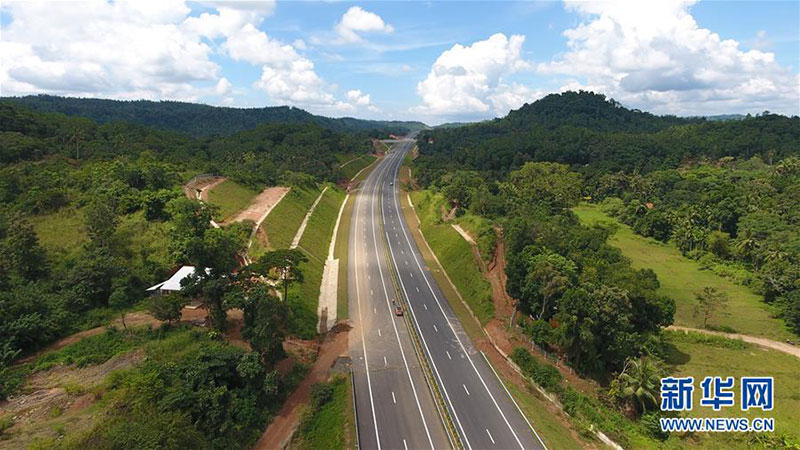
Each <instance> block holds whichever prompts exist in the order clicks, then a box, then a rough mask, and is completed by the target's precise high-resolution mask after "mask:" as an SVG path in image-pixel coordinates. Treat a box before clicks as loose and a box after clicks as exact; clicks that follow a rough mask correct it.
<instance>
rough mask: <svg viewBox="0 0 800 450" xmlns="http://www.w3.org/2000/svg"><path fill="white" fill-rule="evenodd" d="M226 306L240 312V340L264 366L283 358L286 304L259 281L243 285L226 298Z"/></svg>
mask: <svg viewBox="0 0 800 450" xmlns="http://www.w3.org/2000/svg"><path fill="white" fill-rule="evenodd" d="M227 301H228V304H229V305H231V306H236V307H239V308H241V309H242V312H243V315H244V326H243V327H242V337H244V338H245V339H247V341H248V342H250V345H251V346H252V348H253V350H255V351H256V352H258V353H259V355H261V361H262V363H263V364H264V366H265V367H272V366H273V365H274V364H275V363H276V362H278V361H279V360H280V359H281V358H283V357H284V356H286V353H285V352H284V350H283V339H284V338H285V337H286V334H287V332H288V321H289V311H288V308H287V307H286V303H285V302H281V301H280V299H279V298H278V297H277V296H275V295H274V294H273V290H272V287H270V286H268V285H267V284H265V283H262V282H257V281H256V282H243V283H242V288H241V289H238V290H236V291H233V292H232V293H231V294H230V295H229V296H228V299H227Z"/></svg>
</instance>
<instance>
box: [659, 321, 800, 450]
mask: <svg viewBox="0 0 800 450" xmlns="http://www.w3.org/2000/svg"><path fill="white" fill-rule="evenodd" d="M667 336H668V337H669V341H670V342H671V343H672V344H674V345H675V348H674V349H672V350H671V351H670V357H669V358H668V360H669V362H670V364H671V365H672V367H673V368H674V373H675V374H676V375H678V376H693V377H694V379H695V386H696V387H695V392H694V400H693V404H694V406H695V407H694V410H693V411H691V412H689V413H688V414H687V415H689V416H694V417H751V418H752V417H774V418H775V428H776V430H777V431H778V432H780V431H786V432H789V433H792V434H794V435H798V436H800V395H799V394H798V393H800V378H798V376H797V374H800V360H799V359H797V358H795V357H793V356H791V355H787V354H785V353H781V352H778V351H774V350H769V349H764V348H761V347H758V346H755V345H752V344H747V343H744V342H741V341H730V340H725V339H721V338H716V339H703V338H700V339H697V338H693V336H697V335H696V334H695V333H692V334H690V335H689V336H686V335H684V334H683V333H680V332H671V333H668V334H667ZM761 375H763V376H772V377H774V378H775V399H774V404H775V409H773V410H772V411H770V412H768V413H765V412H761V411H760V410H755V411H752V410H751V411H747V412H742V411H741V410H740V409H739V406H738V401H739V399H740V394H739V390H738V389H739V378H740V377H742V376H761ZM706 376H732V377H734V379H735V380H736V385H735V392H736V395H735V400H736V401H737V404H736V405H734V406H733V407H729V408H723V409H722V410H721V411H719V412H714V410H713V409H712V408H708V407H703V406H700V398H701V394H702V390H701V389H700V388H699V382H700V381H701V380H702V379H703V377H706ZM670 440H672V439H670ZM705 441H708V442H706V443H705V444H706V445H704V446H709V447H713V446H720V445H724V446H726V447H727V446H729V445H730V446H733V445H734V444H733V443H726V444H722V441H727V439H725V437H724V436H720V437H719V438H717V437H715V438H714V439H705ZM712 442H713V445H712ZM735 445H736V446H738V447H745V446H744V445H743V443H742V442H737V443H736V444H735Z"/></svg>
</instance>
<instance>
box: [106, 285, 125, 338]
mask: <svg viewBox="0 0 800 450" xmlns="http://www.w3.org/2000/svg"><path fill="white" fill-rule="evenodd" d="M108 306H110V307H112V308H114V309H116V310H119V312H120V313H119V316H120V317H119V318H120V320H121V321H122V327H123V328H125V329H126V330H127V329H128V326H127V325H126V324H125V309H124V308H125V307H126V306H128V296H127V295H126V293H125V290H124V289H114V290H113V291H112V292H111V295H110V296H109V297H108Z"/></svg>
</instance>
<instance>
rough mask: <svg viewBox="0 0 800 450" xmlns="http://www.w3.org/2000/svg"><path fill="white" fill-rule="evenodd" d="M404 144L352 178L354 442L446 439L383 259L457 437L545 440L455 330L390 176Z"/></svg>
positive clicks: (512, 443)
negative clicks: (387, 361) (357, 185)
mask: <svg viewBox="0 0 800 450" xmlns="http://www.w3.org/2000/svg"><path fill="white" fill-rule="evenodd" d="M412 145H413V141H412V140H405V141H400V142H398V143H397V144H395V145H394V146H393V148H392V151H391V152H390V153H389V154H388V155H387V156H386V157H385V158H384V159H383V160H381V161H380V162H379V164H378V166H376V168H375V169H374V170H373V172H372V173H371V174H370V176H369V177H368V178H367V180H366V181H365V183H364V184H363V187H362V188H361V192H360V193H359V195H358V197H357V200H356V207H355V208H354V212H353V222H351V223H353V224H355V225H354V226H351V235H350V264H349V266H350V267H349V268H348V270H349V277H348V279H349V280H350V281H349V283H350V286H349V289H350V308H351V309H350V311H351V314H350V316H351V318H352V319H353V320H354V323H355V329H354V330H353V331H352V332H351V333H350V336H351V342H350V351H351V355H352V357H353V361H354V363H353V366H354V368H356V370H355V375H356V376H355V382H356V410H357V416H358V428H359V441H360V445H361V447H362V448H431V447H433V448H445V447H450V446H451V444H450V442H449V441H448V439H447V435H446V434H445V433H444V429H443V426H442V422H441V420H440V418H439V413H438V410H437V409H436V405H435V403H434V402H433V400H432V394H431V392H430V390H429V388H428V386H427V384H426V382H425V380H424V378H423V375H422V371H421V370H420V369H419V364H418V361H417V360H416V355H415V354H414V352H413V348H412V347H411V345H412V344H411V341H410V337H409V335H408V330H407V328H406V322H405V321H404V320H402V318H399V317H396V316H394V315H393V311H392V306H391V305H392V303H391V301H392V299H394V296H395V294H394V292H395V291H394V288H393V285H392V283H391V279H390V274H389V272H388V270H389V269H387V268H386V264H385V263H386V260H387V259H388V260H389V261H390V262H391V267H390V269H391V270H393V271H394V272H395V274H396V278H397V280H398V281H399V285H400V289H401V291H402V295H403V297H404V298H405V301H406V304H407V305H408V309H407V311H406V314H409V315H410V317H411V321H412V323H413V324H414V327H415V328H416V330H417V333H418V335H419V336H420V340H421V343H422V346H423V348H424V351H425V357H426V358H427V361H428V363H429V366H430V367H431V369H432V371H433V374H434V377H435V382H436V383H437V384H438V386H439V388H440V390H441V392H442V396H443V397H444V403H445V407H446V409H447V412H448V413H449V415H450V417H451V418H452V421H453V423H454V427H455V428H456V432H457V433H458V439H459V441H460V444H461V446H463V447H464V448H467V449H484V448H485V449H522V448H524V449H539V448H544V445H543V443H542V442H541V440H540V439H539V438H538V436H537V435H536V434H535V431H534V430H533V427H532V426H531V424H530V423H528V421H527V419H526V418H525V417H524V416H523V415H522V413H521V411H520V410H519V408H518V407H517V405H516V403H515V402H514V400H513V399H512V398H511V397H510V395H509V394H508V392H507V391H506V390H505V387H504V386H503V385H502V383H501V382H500V380H499V379H498V378H497V376H496V375H495V373H494V372H493V370H492V368H491V367H490V366H489V364H488V363H487V361H486V360H485V359H484V357H483V355H482V354H481V353H480V352H479V351H477V349H476V348H475V347H474V345H473V344H472V342H471V340H470V339H469V337H468V336H467V335H466V333H465V332H464V330H463V328H462V327H461V325H460V323H459V321H458V319H457V317H456V316H455V314H454V313H453V311H452V309H451V308H450V306H449V304H448V303H447V300H446V299H445V298H444V296H443V295H442V293H441V290H440V289H439V287H438V285H437V284H436V281H435V280H434V278H433V277H432V276H430V273H429V269H428V268H427V267H426V265H425V261H424V260H423V258H422V256H421V254H420V252H419V250H418V248H417V246H416V243H415V242H414V240H413V237H412V236H411V233H410V231H409V230H408V225H407V224H406V222H405V219H404V217H403V214H402V210H401V208H400V204H399V190H398V186H397V184H398V183H396V182H395V181H396V178H397V172H398V170H399V167H400V165H401V164H402V162H403V157H404V156H405V154H406V153H407V152H408V150H409V149H410V148H411V146H412ZM387 249H388V253H387ZM365 277H366V278H367V280H366V281H365V280H364V278H365ZM376 278H377V280H376ZM384 288H385V291H384ZM381 310H383V312H381ZM390 322H391V323H390ZM390 338H391V339H390ZM383 356H387V357H388V358H391V359H392V360H394V361H397V359H398V357H400V358H401V359H403V363H404V364H398V365H396V366H395V367H392V368H387V367H384V364H383V363H384V361H383V359H382V358H383ZM399 396H402V397H403V400H404V405H403V406H402V407H398V406H396V404H395V403H394V401H395V400H397V401H398V402H399V401H400V397H399ZM409 436H415V437H414V438H410V437H409ZM403 439H405V441H402V440H403ZM411 439H413V442H412V440H411Z"/></svg>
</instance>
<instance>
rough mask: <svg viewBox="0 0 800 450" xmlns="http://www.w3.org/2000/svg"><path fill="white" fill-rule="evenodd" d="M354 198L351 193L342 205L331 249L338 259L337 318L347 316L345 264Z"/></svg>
mask: <svg viewBox="0 0 800 450" xmlns="http://www.w3.org/2000/svg"><path fill="white" fill-rule="evenodd" d="M355 200H356V196H355V195H351V196H350V197H348V199H347V203H346V204H345V205H344V210H343V211H342V220H341V222H339V230H338V234H337V235H336V244H335V247H334V249H333V257H334V258H336V259H338V260H339V280H338V284H337V285H336V317H337V318H339V319H347V318H348V292H347V267H348V266H347V264H348V262H349V248H350V247H349V241H350V223H351V222H352V215H353V205H354V204H355Z"/></svg>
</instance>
